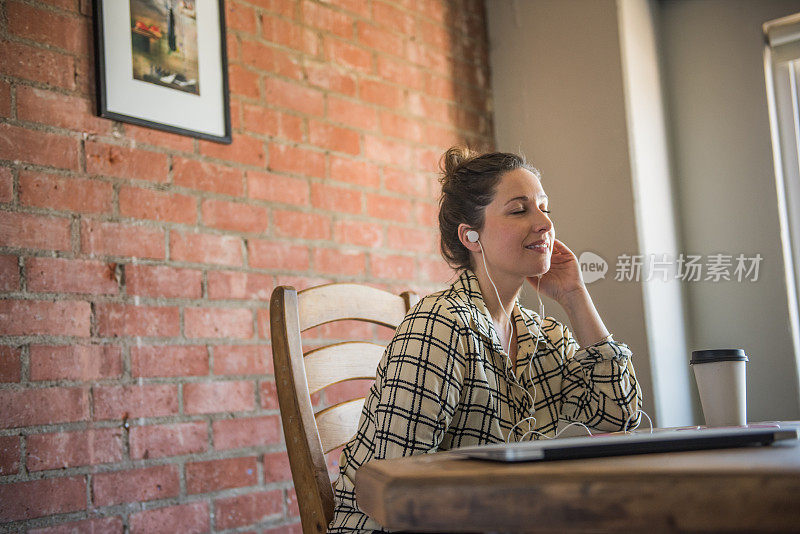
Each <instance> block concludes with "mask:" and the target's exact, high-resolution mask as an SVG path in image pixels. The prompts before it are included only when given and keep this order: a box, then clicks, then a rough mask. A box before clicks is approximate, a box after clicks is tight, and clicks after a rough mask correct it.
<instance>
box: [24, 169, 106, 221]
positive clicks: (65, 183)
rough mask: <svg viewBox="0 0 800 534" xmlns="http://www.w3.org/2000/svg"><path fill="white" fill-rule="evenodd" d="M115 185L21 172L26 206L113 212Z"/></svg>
mask: <svg viewBox="0 0 800 534" xmlns="http://www.w3.org/2000/svg"><path fill="white" fill-rule="evenodd" d="M113 195H114V191H113V186H112V185H111V184H110V183H107V182H100V181H98V180H84V179H80V178H67V177H64V176H58V175H54V174H45V173H38V172H28V171H23V172H20V175H19V201H20V204H22V205H24V206H36V207H39V208H51V209H55V210H59V211H75V212H79V213H110V212H111V210H112V204H111V202H112V199H113Z"/></svg>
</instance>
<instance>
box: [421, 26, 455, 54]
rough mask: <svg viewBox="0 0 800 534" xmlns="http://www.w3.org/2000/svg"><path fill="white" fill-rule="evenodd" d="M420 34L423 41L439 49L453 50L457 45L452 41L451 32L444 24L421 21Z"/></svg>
mask: <svg viewBox="0 0 800 534" xmlns="http://www.w3.org/2000/svg"><path fill="white" fill-rule="evenodd" d="M420 36H421V37H422V41H423V42H425V43H426V44H428V45H431V46H433V47H434V48H437V49H439V50H451V49H452V48H454V47H455V43H453V42H452V37H451V32H450V31H448V29H447V28H445V27H444V26H439V25H438V24H431V23H430V22H428V21H425V20H423V21H421V23H420Z"/></svg>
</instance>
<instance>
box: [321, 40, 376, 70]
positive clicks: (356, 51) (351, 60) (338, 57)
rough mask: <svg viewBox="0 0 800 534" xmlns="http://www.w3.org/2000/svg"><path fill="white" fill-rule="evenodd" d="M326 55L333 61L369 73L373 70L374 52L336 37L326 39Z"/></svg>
mask: <svg viewBox="0 0 800 534" xmlns="http://www.w3.org/2000/svg"><path fill="white" fill-rule="evenodd" d="M325 56H326V57H327V58H328V61H331V62H332V63H337V64H339V65H343V66H345V67H348V68H352V69H355V70H358V71H361V72H365V73H368V72H370V71H371V70H372V53H371V52H370V51H369V50H367V49H365V48H361V47H360V46H354V45H351V44H349V43H345V42H343V41H338V40H335V39H326V40H325Z"/></svg>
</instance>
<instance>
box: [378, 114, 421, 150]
mask: <svg viewBox="0 0 800 534" xmlns="http://www.w3.org/2000/svg"><path fill="white" fill-rule="evenodd" d="M430 126H431V125H430V124H423V121H420V120H415V119H409V118H406V117H403V116H401V115H397V114H395V113H391V112H388V111H384V112H383V113H381V132H383V134H384V135H386V136H388V137H399V138H401V139H405V140H408V141H414V142H416V143H419V142H422V138H423V135H424V134H423V131H424V130H425V129H426V128H428V127H430Z"/></svg>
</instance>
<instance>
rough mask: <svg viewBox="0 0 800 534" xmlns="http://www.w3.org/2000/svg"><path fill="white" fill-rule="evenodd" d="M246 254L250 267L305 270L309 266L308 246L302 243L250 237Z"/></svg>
mask: <svg viewBox="0 0 800 534" xmlns="http://www.w3.org/2000/svg"><path fill="white" fill-rule="evenodd" d="M247 256H248V260H249V264H250V267H254V268H257V269H282V270H289V271H306V270H308V268H309V266H310V260H309V251H308V247H306V246H303V245H293V244H290V243H281V242H274V241H266V240H263V239H250V240H248V242H247Z"/></svg>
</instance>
